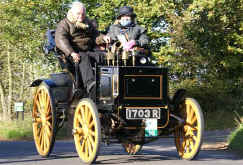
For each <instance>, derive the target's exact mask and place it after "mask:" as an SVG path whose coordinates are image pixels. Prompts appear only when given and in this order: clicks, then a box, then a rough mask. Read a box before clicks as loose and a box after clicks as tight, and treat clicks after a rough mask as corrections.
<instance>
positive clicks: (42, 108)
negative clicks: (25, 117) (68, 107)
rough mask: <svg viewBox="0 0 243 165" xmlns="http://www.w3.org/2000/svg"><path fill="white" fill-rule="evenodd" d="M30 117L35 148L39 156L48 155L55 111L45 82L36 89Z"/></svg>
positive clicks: (54, 121) (52, 138)
mask: <svg viewBox="0 0 243 165" xmlns="http://www.w3.org/2000/svg"><path fill="white" fill-rule="evenodd" d="M32 119H33V124H32V125H33V136H34V140H35V146H36V149H37V151H38V153H39V154H40V155H41V156H48V155H49V154H50V153H51V151H52V148H53V145H54V142H55V136H56V113H55V105H54V100H53V96H52V94H51V91H50V88H49V86H48V85H46V84H45V83H42V84H41V85H40V86H39V87H38V89H37V90H36V93H35V96H34V101H33V110H32Z"/></svg>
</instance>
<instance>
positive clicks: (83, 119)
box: [80, 108, 86, 125]
mask: <svg viewBox="0 0 243 165" xmlns="http://www.w3.org/2000/svg"><path fill="white" fill-rule="evenodd" d="M80 114H81V115H80V117H81V121H82V123H81V124H82V125H84V123H85V120H86V119H85V112H84V108H82V109H80Z"/></svg>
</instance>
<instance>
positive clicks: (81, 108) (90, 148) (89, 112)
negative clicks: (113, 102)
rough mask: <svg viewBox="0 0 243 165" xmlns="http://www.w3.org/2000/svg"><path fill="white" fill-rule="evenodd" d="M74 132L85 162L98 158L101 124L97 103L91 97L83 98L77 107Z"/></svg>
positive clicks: (77, 147) (76, 144) (80, 153)
mask: <svg viewBox="0 0 243 165" xmlns="http://www.w3.org/2000/svg"><path fill="white" fill-rule="evenodd" d="M73 134H74V142H75V146H76V150H77V152H78V155H79V157H80V158H81V160H82V161H83V162H84V163H85V164H91V163H92V162H94V161H95V160H96V158H97V154H98V151H99V147H100V143H101V125H100V120H99V116H98V110H97V107H96V105H95V104H94V102H93V101H92V100H91V99H88V98H85V99H82V100H81V101H80V102H79V104H78V105H77V107H76V109H75V114H74V121H73Z"/></svg>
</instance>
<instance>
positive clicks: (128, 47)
mask: <svg viewBox="0 0 243 165" xmlns="http://www.w3.org/2000/svg"><path fill="white" fill-rule="evenodd" d="M135 45H136V41H135V40H131V41H129V42H127V43H125V44H124V46H123V49H124V50H126V51H129V50H131V49H132V48H133V47H134V46H135Z"/></svg>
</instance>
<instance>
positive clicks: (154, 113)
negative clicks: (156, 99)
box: [126, 108, 160, 119]
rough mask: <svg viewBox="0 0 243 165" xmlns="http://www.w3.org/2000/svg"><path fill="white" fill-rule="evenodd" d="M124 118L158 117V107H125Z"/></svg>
mask: <svg viewBox="0 0 243 165" xmlns="http://www.w3.org/2000/svg"><path fill="white" fill-rule="evenodd" d="M126 119H160V109H159V108H126Z"/></svg>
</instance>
